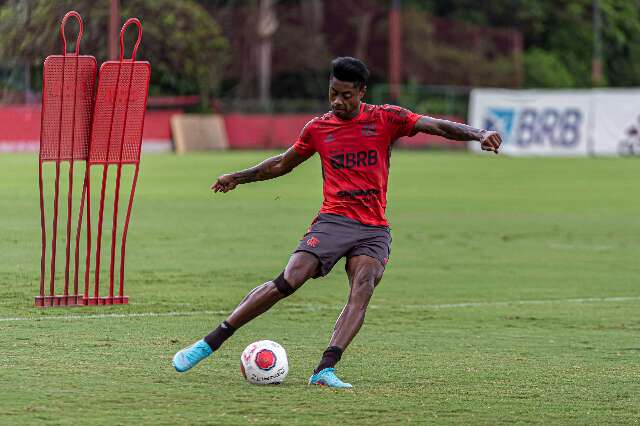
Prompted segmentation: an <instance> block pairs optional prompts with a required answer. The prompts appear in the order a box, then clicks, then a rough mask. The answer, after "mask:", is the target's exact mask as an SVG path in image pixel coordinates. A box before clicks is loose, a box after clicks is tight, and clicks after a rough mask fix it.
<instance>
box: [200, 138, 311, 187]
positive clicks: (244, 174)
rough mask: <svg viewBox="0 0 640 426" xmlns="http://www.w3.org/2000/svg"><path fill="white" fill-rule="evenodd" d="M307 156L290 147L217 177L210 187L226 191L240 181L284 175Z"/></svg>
mask: <svg viewBox="0 0 640 426" xmlns="http://www.w3.org/2000/svg"><path fill="white" fill-rule="evenodd" d="M309 157H310V156H306V157H305V156H303V155H300V154H299V153H298V152H297V151H296V150H295V149H294V148H293V147H292V148H289V149H288V150H287V151H286V152H283V153H282V154H280V155H276V156H275V157H271V158H267V159H266V160H264V161H263V162H262V163H260V164H258V165H256V166H254V167H251V168H250V169H246V170H241V171H239V172H235V173H229V174H226V175H222V176H220V177H218V179H217V180H216V181H215V182H214V183H213V185H211V189H213V191H214V192H228V191H231V190H232V189H234V188H235V187H236V186H238V185H240V184H241V183H249V182H256V181H259V180H267V179H273V178H277V177H279V176H282V175H286V174H287V173H289V172H290V171H291V170H293V169H294V168H296V167H297V166H298V165H300V164H301V163H302V162H304V161H305V160H307V159H308V158H309Z"/></svg>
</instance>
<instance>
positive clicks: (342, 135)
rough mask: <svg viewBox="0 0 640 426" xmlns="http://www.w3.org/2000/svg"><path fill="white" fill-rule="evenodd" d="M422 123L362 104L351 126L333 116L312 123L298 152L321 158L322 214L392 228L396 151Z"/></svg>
mask: <svg viewBox="0 0 640 426" xmlns="http://www.w3.org/2000/svg"><path fill="white" fill-rule="evenodd" d="M419 118H420V115H418V114H414V113H413V112H411V111H409V110H407V109H404V108H400V107H397V106H393V105H369V104H365V103H361V104H360V112H359V113H358V115H357V116H356V117H354V118H352V119H351V120H343V119H341V118H338V117H336V116H335V115H334V114H333V113H332V112H329V113H327V114H325V115H323V116H322V117H316V118H314V119H313V120H311V121H310V122H308V123H307V125H306V126H305V127H304V129H303V130H302V133H301V134H300V136H299V137H298V140H297V141H296V143H295V144H294V145H293V148H294V149H295V150H296V151H297V152H298V153H299V154H301V155H311V154H313V153H314V152H317V153H318V154H319V155H320V159H321V161H322V176H323V178H324V185H323V194H324V201H323V202H322V207H321V208H320V213H332V214H337V215H342V216H346V217H349V218H351V219H355V220H357V221H358V222H360V223H363V224H365V225H376V226H387V219H386V217H385V214H384V213H385V209H386V207H387V182H388V177H389V160H390V157H391V146H392V144H393V142H394V141H395V140H396V139H398V138H400V137H402V136H413V135H415V133H416V132H415V131H414V126H415V124H416V121H418V119H419Z"/></svg>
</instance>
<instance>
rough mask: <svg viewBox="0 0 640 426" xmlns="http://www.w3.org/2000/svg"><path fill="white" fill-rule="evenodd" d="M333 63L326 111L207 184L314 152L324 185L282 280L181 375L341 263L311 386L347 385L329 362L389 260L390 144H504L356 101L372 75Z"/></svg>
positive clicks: (183, 359)
mask: <svg viewBox="0 0 640 426" xmlns="http://www.w3.org/2000/svg"><path fill="white" fill-rule="evenodd" d="M331 65H332V70H331V75H330V80H329V101H330V104H331V111H330V112H328V113H326V114H324V115H323V116H321V117H316V118H314V119H313V120H311V121H310V122H309V123H307V124H306V126H305V127H304V129H303V130H302V133H301V134H300V136H299V138H298V140H297V141H296V142H295V144H294V145H293V146H292V147H291V148H289V149H288V150H287V151H286V152H285V153H283V154H280V155H277V156H275V157H272V158H268V159H266V160H264V161H263V162H262V163H260V164H258V165H257V166H255V167H252V168H250V169H247V170H243V171H240V172H235V173H230V174H226V175H222V176H220V177H219V178H218V179H217V181H216V182H215V183H214V184H213V186H212V189H213V190H214V191H215V192H228V191H231V190H232V189H234V188H235V187H236V186H238V185H240V184H243V183H249V182H256V181H260V180H267V179H273V178H276V177H278V176H282V175H285V174H287V173H289V172H290V171H291V170H293V169H294V168H295V167H296V166H298V165H299V164H301V163H302V162H304V161H305V160H307V159H308V158H310V157H311V156H312V155H313V154H314V153H316V152H317V153H318V154H319V155H320V159H321V161H322V172H323V173H322V176H323V179H324V187H323V193H324V200H323V203H322V207H321V208H320V212H319V214H318V216H317V217H316V218H315V219H314V220H313V223H312V224H311V227H310V228H309V230H308V231H307V233H306V234H305V236H304V238H303V239H302V240H301V241H300V243H299V244H298V247H297V248H296V250H295V251H294V253H293V254H292V255H291V258H290V259H289V262H288V263H287V266H286V267H285V268H284V271H282V273H281V274H280V275H278V276H277V277H276V278H274V279H273V280H271V281H267V282H266V283H264V284H262V285H259V286H258V287H256V288H254V289H253V290H251V291H250V292H249V294H247V296H246V297H245V298H244V299H243V300H242V301H241V302H240V304H239V305H238V306H237V307H236V308H235V310H234V311H233V312H231V314H230V315H229V316H228V317H227V319H226V320H225V321H223V322H222V323H221V324H220V325H219V326H218V327H217V328H216V329H215V330H213V331H212V332H211V333H210V334H208V335H207V336H205V337H204V338H203V339H201V340H199V341H197V342H196V343H194V344H193V345H191V346H189V347H187V348H185V349H182V350H181V351H179V352H178V353H176V354H175V356H174V357H173V366H174V367H175V369H176V370H177V371H179V372H185V371H187V370H189V369H191V368H192V367H193V366H195V365H196V364H197V363H198V362H200V361H202V360H203V359H204V358H206V357H208V356H209V355H211V354H212V353H213V352H215V351H217V350H218V349H219V348H220V346H221V345H222V344H223V343H224V341H225V340H227V339H228V338H229V337H231V336H232V335H233V333H234V332H235V331H236V330H237V329H238V328H240V327H242V326H243V325H245V324H246V323H248V322H249V321H251V320H252V319H254V318H256V317H257V316H258V315H260V314H262V313H263V312H266V311H267V310H269V309H270V308H271V307H272V306H273V305H275V304H276V303H277V302H278V301H279V300H281V299H284V298H285V297H287V296H290V295H291V294H293V292H295V291H296V290H297V289H299V288H300V286H302V284H304V283H305V282H306V281H307V280H308V279H309V278H318V277H323V276H325V275H327V274H328V273H329V272H330V271H331V269H332V268H333V266H334V265H335V264H336V263H337V262H338V260H340V259H341V258H342V257H346V258H347V263H346V272H347V277H348V279H349V287H350V289H349V299H348V301H347V304H346V305H345V307H344V309H343V310H342V312H341V313H340V316H339V317H338V320H337V321H336V324H335V328H334V330H333V334H332V336H331V340H330V342H329V347H328V348H327V349H326V350H325V351H324V353H323V354H322V358H321V360H320V362H319V363H318V365H317V367H316V368H315V370H314V371H313V374H312V375H311V378H310V379H309V384H312V385H321V386H329V387H335V388H350V387H352V386H351V385H350V384H349V383H344V382H343V381H342V380H340V379H339V378H338V376H336V374H335V366H336V364H337V363H338V361H340V358H341V357H342V354H343V352H344V351H345V350H346V349H347V347H348V346H349V343H351V341H352V340H353V338H354V337H355V335H356V334H357V333H358V331H359V330H360V327H361V326H362V323H363V322H364V316H365V312H366V310H367V305H368V304H369V300H370V299H371V296H372V294H373V291H374V289H375V287H376V286H377V285H378V283H379V282H380V280H381V279H382V275H383V273H384V269H385V265H386V264H387V262H388V261H389V255H390V253H391V234H390V232H389V227H388V225H387V219H386V218H385V208H386V206H387V180H388V175H389V159H390V155H391V147H392V145H393V142H394V141H395V140H396V139H398V138H400V137H402V136H413V135H415V134H416V133H417V132H423V133H429V134H432V135H439V136H443V137H445V138H448V139H454V140H460V141H472V140H477V141H479V142H480V146H481V147H482V149H483V150H485V151H493V152H494V153H496V154H497V153H498V150H499V148H500V144H501V143H502V140H501V137H500V135H499V134H498V133H497V132H491V131H486V130H480V129H475V128H473V127H470V126H467V125H464V124H459V123H454V122H451V121H447V120H439V119H436V118H432V117H427V116H422V115H418V114H414V113H413V112H411V111H408V110H406V109H404V108H400V107H397V106H390V105H369V104H366V103H364V102H362V98H363V97H364V95H365V91H366V82H367V78H368V77H369V70H368V69H367V67H366V65H365V64H364V63H362V62H361V61H359V60H358V59H355V58H350V57H343V58H336V59H334V60H333V61H332V63H331Z"/></svg>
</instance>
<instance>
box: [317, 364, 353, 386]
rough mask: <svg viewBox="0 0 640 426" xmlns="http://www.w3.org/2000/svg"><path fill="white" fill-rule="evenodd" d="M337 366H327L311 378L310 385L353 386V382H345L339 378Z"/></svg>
mask: <svg viewBox="0 0 640 426" xmlns="http://www.w3.org/2000/svg"><path fill="white" fill-rule="evenodd" d="M335 371H336V369H335V368H325V369H324V370H321V371H319V372H317V373H315V374H314V375H312V376H311V377H310V378H309V384H310V385H318V386H326V387H329V388H343V389H348V388H352V387H353V386H352V385H351V383H345V382H343V381H342V380H340V379H339V378H338V376H336V374H335Z"/></svg>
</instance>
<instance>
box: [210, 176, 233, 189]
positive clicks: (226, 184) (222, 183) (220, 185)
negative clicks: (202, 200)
mask: <svg viewBox="0 0 640 426" xmlns="http://www.w3.org/2000/svg"><path fill="white" fill-rule="evenodd" d="M236 186H238V181H237V180H236V178H235V177H234V176H233V174H226V175H222V176H219V177H218V180H216V181H215V182H214V183H213V185H211V189H213V192H229V191H231V190H232V189H234V188H235V187H236Z"/></svg>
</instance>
